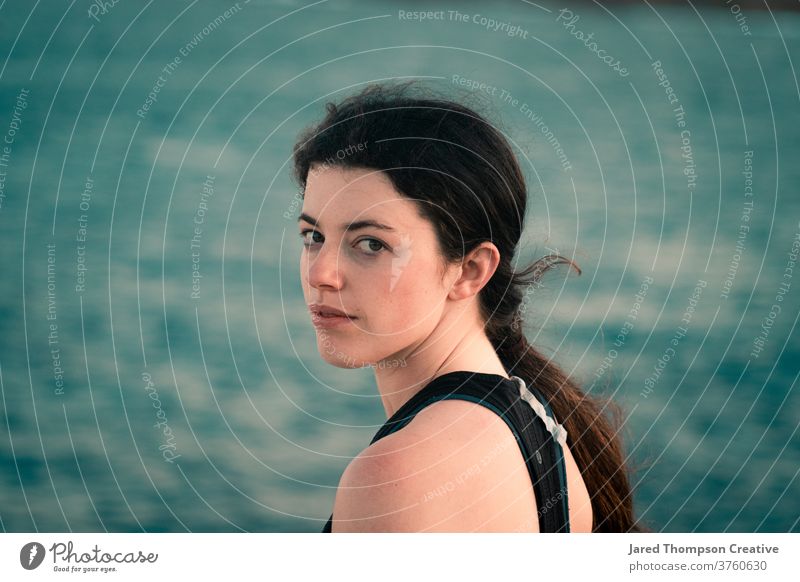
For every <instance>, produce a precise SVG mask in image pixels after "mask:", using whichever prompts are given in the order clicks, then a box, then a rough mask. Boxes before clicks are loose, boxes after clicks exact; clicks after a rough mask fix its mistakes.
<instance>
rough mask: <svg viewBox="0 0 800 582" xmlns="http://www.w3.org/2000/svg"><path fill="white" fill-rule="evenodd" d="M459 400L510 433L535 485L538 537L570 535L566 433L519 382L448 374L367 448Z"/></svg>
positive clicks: (538, 397) (545, 406)
mask: <svg viewBox="0 0 800 582" xmlns="http://www.w3.org/2000/svg"><path fill="white" fill-rule="evenodd" d="M448 399H459V400H469V401H471V402H475V403H476V404H480V405H481V406H484V407H486V408H489V409H490V410H492V411H494V412H495V413H496V414H498V415H499V416H500V417H501V418H502V419H503V420H504V421H505V423H506V424H507V425H508V427H509V428H510V429H511V432H512V433H513V434H514V437H515V439H516V441H517V444H518V445H519V447H520V449H521V451H522V455H523V457H524V459H525V463H526V465H527V467H528V473H529V475H530V477H531V481H532V483H533V488H534V494H535V495H536V504H537V509H538V515H539V531H540V532H542V533H546V532H564V533H567V532H569V531H570V530H569V510H568V507H569V505H568V499H567V486H566V483H567V474H566V465H565V462H564V455H563V450H562V448H561V446H562V444H564V443H566V436H567V434H566V430H565V429H564V427H563V426H561V425H559V424H557V423H556V422H555V418H554V415H553V412H552V409H551V408H550V406H549V404H548V403H547V401H546V400H545V399H544V397H543V396H542V395H541V394H539V392H538V391H535V390H530V389H529V388H528V387H526V386H525V383H524V381H522V379H521V378H518V377H516V376H514V377H513V378H512V380H511V381H509V380H507V379H506V378H503V377H502V376H499V375H495V374H481V373H477V372H450V373H448V374H444V375H442V376H439V377H438V378H435V379H434V380H433V381H432V382H430V383H429V384H428V385H427V386H425V388H423V389H422V390H421V391H419V392H418V393H417V394H415V395H414V396H413V397H412V398H411V399H410V400H409V401H408V402H406V403H405V404H404V405H403V406H402V407H401V408H400V409H399V410H398V411H397V412H396V413H395V414H393V415H392V417H391V418H390V419H389V420H388V421H387V422H386V423H385V424H384V425H383V426H382V427H381V428H380V430H378V432H377V433H376V434H375V436H374V437H373V439H372V441H371V443H370V444H372V443H374V442H376V441H378V440H380V439H382V438H383V437H385V436H388V435H389V434H392V433H393V432H396V431H398V430H400V429H401V428H403V427H404V426H406V425H407V424H408V423H409V422H411V420H412V419H413V418H414V417H415V416H416V415H417V414H418V413H419V412H420V411H421V410H422V409H423V408H425V407H426V406H429V405H430V404H433V403H434V402H437V401H439V400H448Z"/></svg>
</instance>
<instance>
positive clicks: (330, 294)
mask: <svg viewBox="0 0 800 582" xmlns="http://www.w3.org/2000/svg"><path fill="white" fill-rule="evenodd" d="M298 227H299V232H300V233H301V237H302V241H303V249H302V252H301V256H300V273H301V280H302V286H303V296H304V298H305V301H306V305H311V304H320V305H323V306H327V307H333V308H335V309H338V310H340V311H343V312H344V313H346V314H348V315H351V316H353V319H349V320H347V319H344V320H343V319H341V318H338V319H337V320H336V321H332V320H325V319H324V318H319V317H316V316H312V321H313V322H314V325H315V328H316V331H317V347H318V349H319V352H320V354H321V355H322V357H323V358H324V359H325V360H326V361H327V362H329V363H331V364H333V365H335V366H338V367H348V368H352V367H363V366H368V365H384V366H402V367H405V366H406V365H407V364H406V361H405V358H406V356H407V355H408V354H409V353H410V352H412V351H413V350H414V348H415V347H417V346H418V345H419V344H420V343H421V342H422V341H424V340H425V338H427V337H428V336H429V335H430V334H431V332H432V331H433V330H434V329H435V327H436V325H437V323H438V322H439V320H440V319H441V316H442V313H443V311H444V309H445V307H446V298H447V294H448V290H449V288H450V286H451V284H452V281H453V280H454V278H455V275H457V273H456V272H454V269H453V268H448V269H447V270H446V272H445V274H444V276H443V275H442V270H441V268H442V267H441V265H442V258H441V254H440V251H439V246H438V244H437V241H436V236H435V232H434V229H433V226H432V225H431V224H430V223H429V222H428V221H427V220H426V219H423V218H422V217H420V216H419V214H418V213H417V209H416V206H415V203H414V202H412V201H411V200H409V199H408V198H405V197H401V196H400V195H399V194H398V193H397V191H396V190H395V189H394V187H393V186H392V184H391V182H390V181H389V179H388V178H387V177H386V175H385V174H383V173H382V172H380V171H377V170H372V169H362V168H347V169H344V168H339V167H333V166H324V165H323V166H314V167H312V171H310V172H309V175H308V179H307V181H306V189H305V197H304V202H303V209H302V213H301V215H300V220H299V221H298Z"/></svg>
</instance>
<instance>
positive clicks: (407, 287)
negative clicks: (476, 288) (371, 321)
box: [380, 273, 444, 334]
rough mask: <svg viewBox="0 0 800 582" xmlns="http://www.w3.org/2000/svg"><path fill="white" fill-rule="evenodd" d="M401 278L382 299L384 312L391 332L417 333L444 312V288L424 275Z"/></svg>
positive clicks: (381, 312) (433, 322) (384, 320)
mask: <svg viewBox="0 0 800 582" xmlns="http://www.w3.org/2000/svg"><path fill="white" fill-rule="evenodd" d="M408 275H409V276H407V277H405V278H400V279H399V280H398V281H397V283H396V284H395V286H394V288H393V289H392V291H391V292H389V293H386V294H385V295H384V297H383V300H382V301H381V307H380V314H381V316H382V317H381V319H382V320H383V322H384V324H385V326H386V328H387V331H391V332H395V333H400V334H404V333H413V334H416V333H418V332H420V331H423V330H425V329H428V328H429V327H431V325H435V320H436V317H435V316H436V314H437V313H441V302H442V298H443V294H444V292H443V290H441V289H439V288H437V287H436V286H434V285H433V284H432V283H431V279H430V278H428V277H426V276H424V275H421V274H420V275H419V276H416V275H415V276H414V277H413V279H412V277H411V276H410V273H409V274H408Z"/></svg>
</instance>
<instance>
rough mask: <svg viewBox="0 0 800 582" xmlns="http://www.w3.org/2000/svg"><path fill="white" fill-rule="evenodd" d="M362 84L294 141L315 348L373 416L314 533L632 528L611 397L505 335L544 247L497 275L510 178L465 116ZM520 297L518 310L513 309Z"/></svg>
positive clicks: (399, 90) (509, 262) (514, 331)
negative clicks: (369, 389) (368, 377)
mask: <svg viewBox="0 0 800 582" xmlns="http://www.w3.org/2000/svg"><path fill="white" fill-rule="evenodd" d="M416 89H417V85H416V84H414V83H413V82H407V83H403V84H397V85H390V84H384V85H371V86H369V87H367V88H366V89H365V90H363V91H362V92H361V93H360V94H357V95H354V96H352V97H350V98H347V99H345V100H344V101H342V102H341V103H339V104H338V105H337V104H333V103H328V105H327V108H326V109H327V115H326V117H325V118H324V119H323V120H322V121H321V122H320V123H319V124H317V125H315V126H313V127H311V128H309V129H308V130H306V131H305V132H304V133H303V135H302V136H301V137H300V139H299V140H298V142H297V144H296V145H295V147H294V171H295V178H296V179H297V181H298V183H299V184H300V186H301V190H302V193H303V194H302V195H303V208H302V212H301V214H300V216H299V219H298V226H299V231H300V235H301V237H302V238H303V245H304V248H303V250H302V255H301V263H300V264H301V273H302V287H303V293H304V298H305V300H306V303H307V304H308V306H309V310H310V313H311V317H312V321H313V323H314V325H315V327H316V329H317V338H318V349H319V352H320V354H321V355H322V357H323V358H324V359H325V360H326V361H328V362H329V363H331V364H333V365H335V366H338V367H349V368H354V367H362V366H372V367H373V368H374V372H375V379H376V383H377V387H378V391H379V393H380V396H381V400H382V403H383V406H384V408H385V410H386V415H387V418H388V420H387V422H386V424H384V425H383V426H382V427H381V429H380V430H379V431H378V433H376V435H375V437H374V438H373V440H372V443H371V444H370V445H369V446H368V447H367V448H365V449H364V451H362V452H361V453H360V454H359V455H358V456H356V457H355V458H354V459H353V460H352V462H351V463H350V464H349V465H348V466H347V468H346V470H345V471H344V473H343V475H342V478H341V481H340V483H339V487H338V489H337V494H336V500H335V503H334V508H333V514H332V516H331V519H330V520H329V521H328V524H327V525H326V526H325V529H323V531H334V532H340V531H341V532H348V531H349V532H353V531H359V532H367V531H448V532H456V531H482V532H488V531H504V532H508V531H520V532H523V531H524V532H537V531H542V532H544V531H561V532H569V531H572V532H590V531H609V532H622V531H642V528H641V526H639V525H637V524H636V523H635V519H634V516H633V508H632V496H631V490H630V486H629V482H628V476H627V472H626V471H627V470H626V466H625V463H624V461H623V453H622V448H621V444H620V439H619V437H618V435H617V428H616V423H615V425H612V424H611V423H610V422H609V421H608V420H606V418H605V417H604V416H603V411H604V410H605V409H606V408H609V409H611V410H612V411H613V412H614V413H615V414H617V415H618V414H619V409H618V408H617V407H614V405H613V403H611V402H600V401H599V400H597V399H595V398H591V397H589V396H587V395H586V394H584V393H583V392H582V391H581V390H580V389H579V388H578V387H577V386H576V385H575V384H573V383H572V382H571V381H570V380H569V379H568V378H567V377H566V376H565V374H564V373H563V372H562V371H561V370H560V369H559V368H558V367H557V366H556V365H555V364H554V363H553V362H551V361H549V360H548V359H547V358H546V357H544V356H542V355H541V354H540V353H539V352H537V351H536V350H535V349H534V348H533V347H532V346H530V345H529V344H528V343H527V341H526V338H525V336H524V334H523V330H522V325H521V324H522V318H521V311H522V309H523V308H524V305H523V297H525V296H526V295H527V294H529V293H530V292H531V290H533V289H535V287H536V286H537V285H538V282H539V278H540V277H541V276H542V274H543V273H544V272H545V271H546V270H547V269H548V268H550V267H552V266H553V265H555V264H558V263H563V262H566V263H569V264H571V265H572V266H574V267H575V269H576V270H577V271H578V273H580V270H579V269H578V267H577V266H575V265H574V264H573V263H572V262H571V261H569V260H567V259H565V258H563V257H561V256H558V255H549V256H547V257H545V258H543V259H540V260H539V261H537V262H535V263H533V264H532V265H531V266H529V267H528V268H527V269H524V270H523V271H521V272H515V270H514V265H513V258H514V253H515V250H516V248H517V244H518V242H519V240H520V235H521V234H522V229H523V225H524V219H525V208H526V204H527V190H526V185H525V180H524V178H523V175H522V172H521V170H520V168H519V165H518V163H517V161H516V159H515V157H514V154H513V153H512V151H511V148H510V146H509V144H508V143H507V141H506V139H505V138H504V137H503V136H502V134H501V133H500V132H499V131H498V130H497V129H495V128H494V127H492V125H491V124H490V123H489V122H488V121H487V120H486V119H485V118H484V117H482V116H480V115H479V114H478V113H476V112H475V111H474V110H473V109H470V108H468V107H466V106H464V105H462V104H458V103H454V102H452V101H450V100H447V99H442V98H434V97H430V96H426V95H423V94H415V90H416ZM521 306H522V307H521Z"/></svg>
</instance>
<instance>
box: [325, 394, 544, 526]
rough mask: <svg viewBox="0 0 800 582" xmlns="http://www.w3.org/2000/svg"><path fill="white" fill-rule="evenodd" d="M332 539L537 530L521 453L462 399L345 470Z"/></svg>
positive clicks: (436, 408)
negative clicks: (338, 536) (380, 534)
mask: <svg viewBox="0 0 800 582" xmlns="http://www.w3.org/2000/svg"><path fill="white" fill-rule="evenodd" d="M333 515H334V522H333V531H335V532H347V531H351V532H377V531H383V532H390V531H391V532H399V531H406V532H412V531H413V532H420V531H429V532H433V531H441V532H444V531H450V532H455V531H482V532H488V531H538V521H537V520H536V519H532V517H535V516H536V498H535V496H534V493H533V488H532V487H531V482H530V477H529V475H528V472H527V467H526V465H525V461H524V458H523V456H522V453H521V451H520V449H519V446H518V445H517V442H516V439H515V438H514V435H513V433H512V432H511V430H510V429H509V428H508V426H507V425H506V424H505V422H504V421H503V419H502V418H500V417H499V416H498V415H497V414H495V413H494V412H492V411H491V410H488V409H486V408H485V407H483V406H481V405H479V404H476V403H473V402H469V401H464V400H443V401H440V402H436V403H434V404H432V405H430V406H428V407H426V408H425V409H423V410H422V411H421V412H420V413H419V414H417V416H416V417H415V418H414V419H413V420H412V421H411V422H410V423H409V424H408V425H407V426H405V427H404V428H403V429H401V430H399V431H398V432H396V433H393V434H391V435H389V436H387V437H385V438H383V439H381V440H379V441H378V442H376V443H374V444H372V445H370V446H369V447H368V448H366V449H365V450H364V451H362V452H361V453H360V454H359V455H358V456H357V457H355V458H354V459H353V461H352V462H351V463H350V464H349V465H348V467H347V469H346V470H345V471H344V473H343V475H342V478H341V481H340V483H339V488H338V490H337V494H336V502H335V504H334V511H333Z"/></svg>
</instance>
